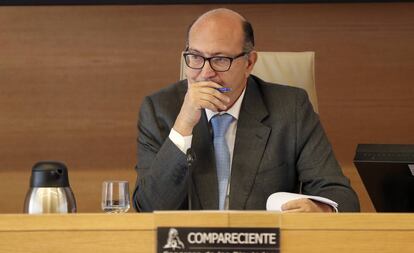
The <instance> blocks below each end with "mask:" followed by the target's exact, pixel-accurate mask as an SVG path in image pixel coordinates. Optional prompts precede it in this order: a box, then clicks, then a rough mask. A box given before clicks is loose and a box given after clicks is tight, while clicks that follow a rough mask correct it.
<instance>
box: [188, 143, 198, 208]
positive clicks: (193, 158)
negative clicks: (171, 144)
mask: <svg viewBox="0 0 414 253" xmlns="http://www.w3.org/2000/svg"><path fill="white" fill-rule="evenodd" d="M186 155H187V167H188V170H187V175H188V181H187V194H188V195H187V196H188V210H192V209H193V205H192V202H191V197H192V188H191V187H192V185H193V166H194V164H195V162H196V156H195V153H194V152H193V150H192V149H191V148H189V149H187V154H186Z"/></svg>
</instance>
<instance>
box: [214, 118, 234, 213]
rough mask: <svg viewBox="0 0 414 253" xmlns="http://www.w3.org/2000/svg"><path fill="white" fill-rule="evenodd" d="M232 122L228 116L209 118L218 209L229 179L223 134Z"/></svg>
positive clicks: (228, 153)
mask: <svg viewBox="0 0 414 253" xmlns="http://www.w3.org/2000/svg"><path fill="white" fill-rule="evenodd" d="M232 121H233V116H231V115H230V114H227V113H225V114H222V115H219V114H216V115H215V116H214V117H213V118H211V124H212V126H213V133H214V139H213V142H214V154H215V156H216V168H217V179H218V193H219V209H220V210H223V209H224V202H225V199H226V194H227V184H228V181H229V177H230V152H229V147H228V146H227V142H226V138H225V134H226V132H227V129H228V128H229V126H230V123H231V122H232Z"/></svg>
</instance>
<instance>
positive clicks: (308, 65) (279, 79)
mask: <svg viewBox="0 0 414 253" xmlns="http://www.w3.org/2000/svg"><path fill="white" fill-rule="evenodd" d="M184 69H185V62H184V59H183V57H181V68H180V79H185V78H186V76H185V72H184ZM252 74H254V75H256V76H258V77H260V78H261V79H263V80H265V81H267V82H272V83H278V84H284V85H289V86H295V87H300V88H302V89H304V90H306V91H307V93H308V96H309V99H310V101H311V103H312V105H313V108H314V110H315V112H318V100H317V96H316V87H315V53H314V52H258V59H257V62H256V64H255V66H254V69H253V71H252Z"/></svg>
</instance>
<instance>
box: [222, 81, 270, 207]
mask: <svg viewBox="0 0 414 253" xmlns="http://www.w3.org/2000/svg"><path fill="white" fill-rule="evenodd" d="M267 115H268V111H267V108H266V106H265V105H264V103H263V100H262V95H261V94H260V90H259V88H258V86H257V84H256V82H255V81H254V80H253V79H252V78H249V81H248V85H247V88H246V94H245V97H244V100H243V103H242V106H241V108H240V115H239V119H238V123H237V133H236V141H235V144H234V153H233V163H232V169H231V182H230V184H231V185H230V191H231V192H230V209H236V210H239V209H245V204H246V201H247V199H248V197H249V194H250V192H251V188H252V187H253V184H254V180H255V176H256V173H257V170H258V168H259V165H260V161H261V160H262V156H263V153H264V150H265V147H266V143H267V140H268V138H269V135H270V132H271V129H270V128H269V127H268V126H266V125H264V124H262V121H263V119H264V118H265V117H266V116H267Z"/></svg>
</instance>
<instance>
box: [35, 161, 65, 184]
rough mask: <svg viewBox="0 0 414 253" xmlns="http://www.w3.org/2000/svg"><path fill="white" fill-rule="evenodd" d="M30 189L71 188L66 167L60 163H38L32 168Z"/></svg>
mask: <svg viewBox="0 0 414 253" xmlns="http://www.w3.org/2000/svg"><path fill="white" fill-rule="evenodd" d="M30 187H69V178H68V169H67V167H66V165H65V164H64V163H63V162H59V161H40V162H37V163H36V164H35V165H33V168H32V175H31V177H30Z"/></svg>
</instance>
